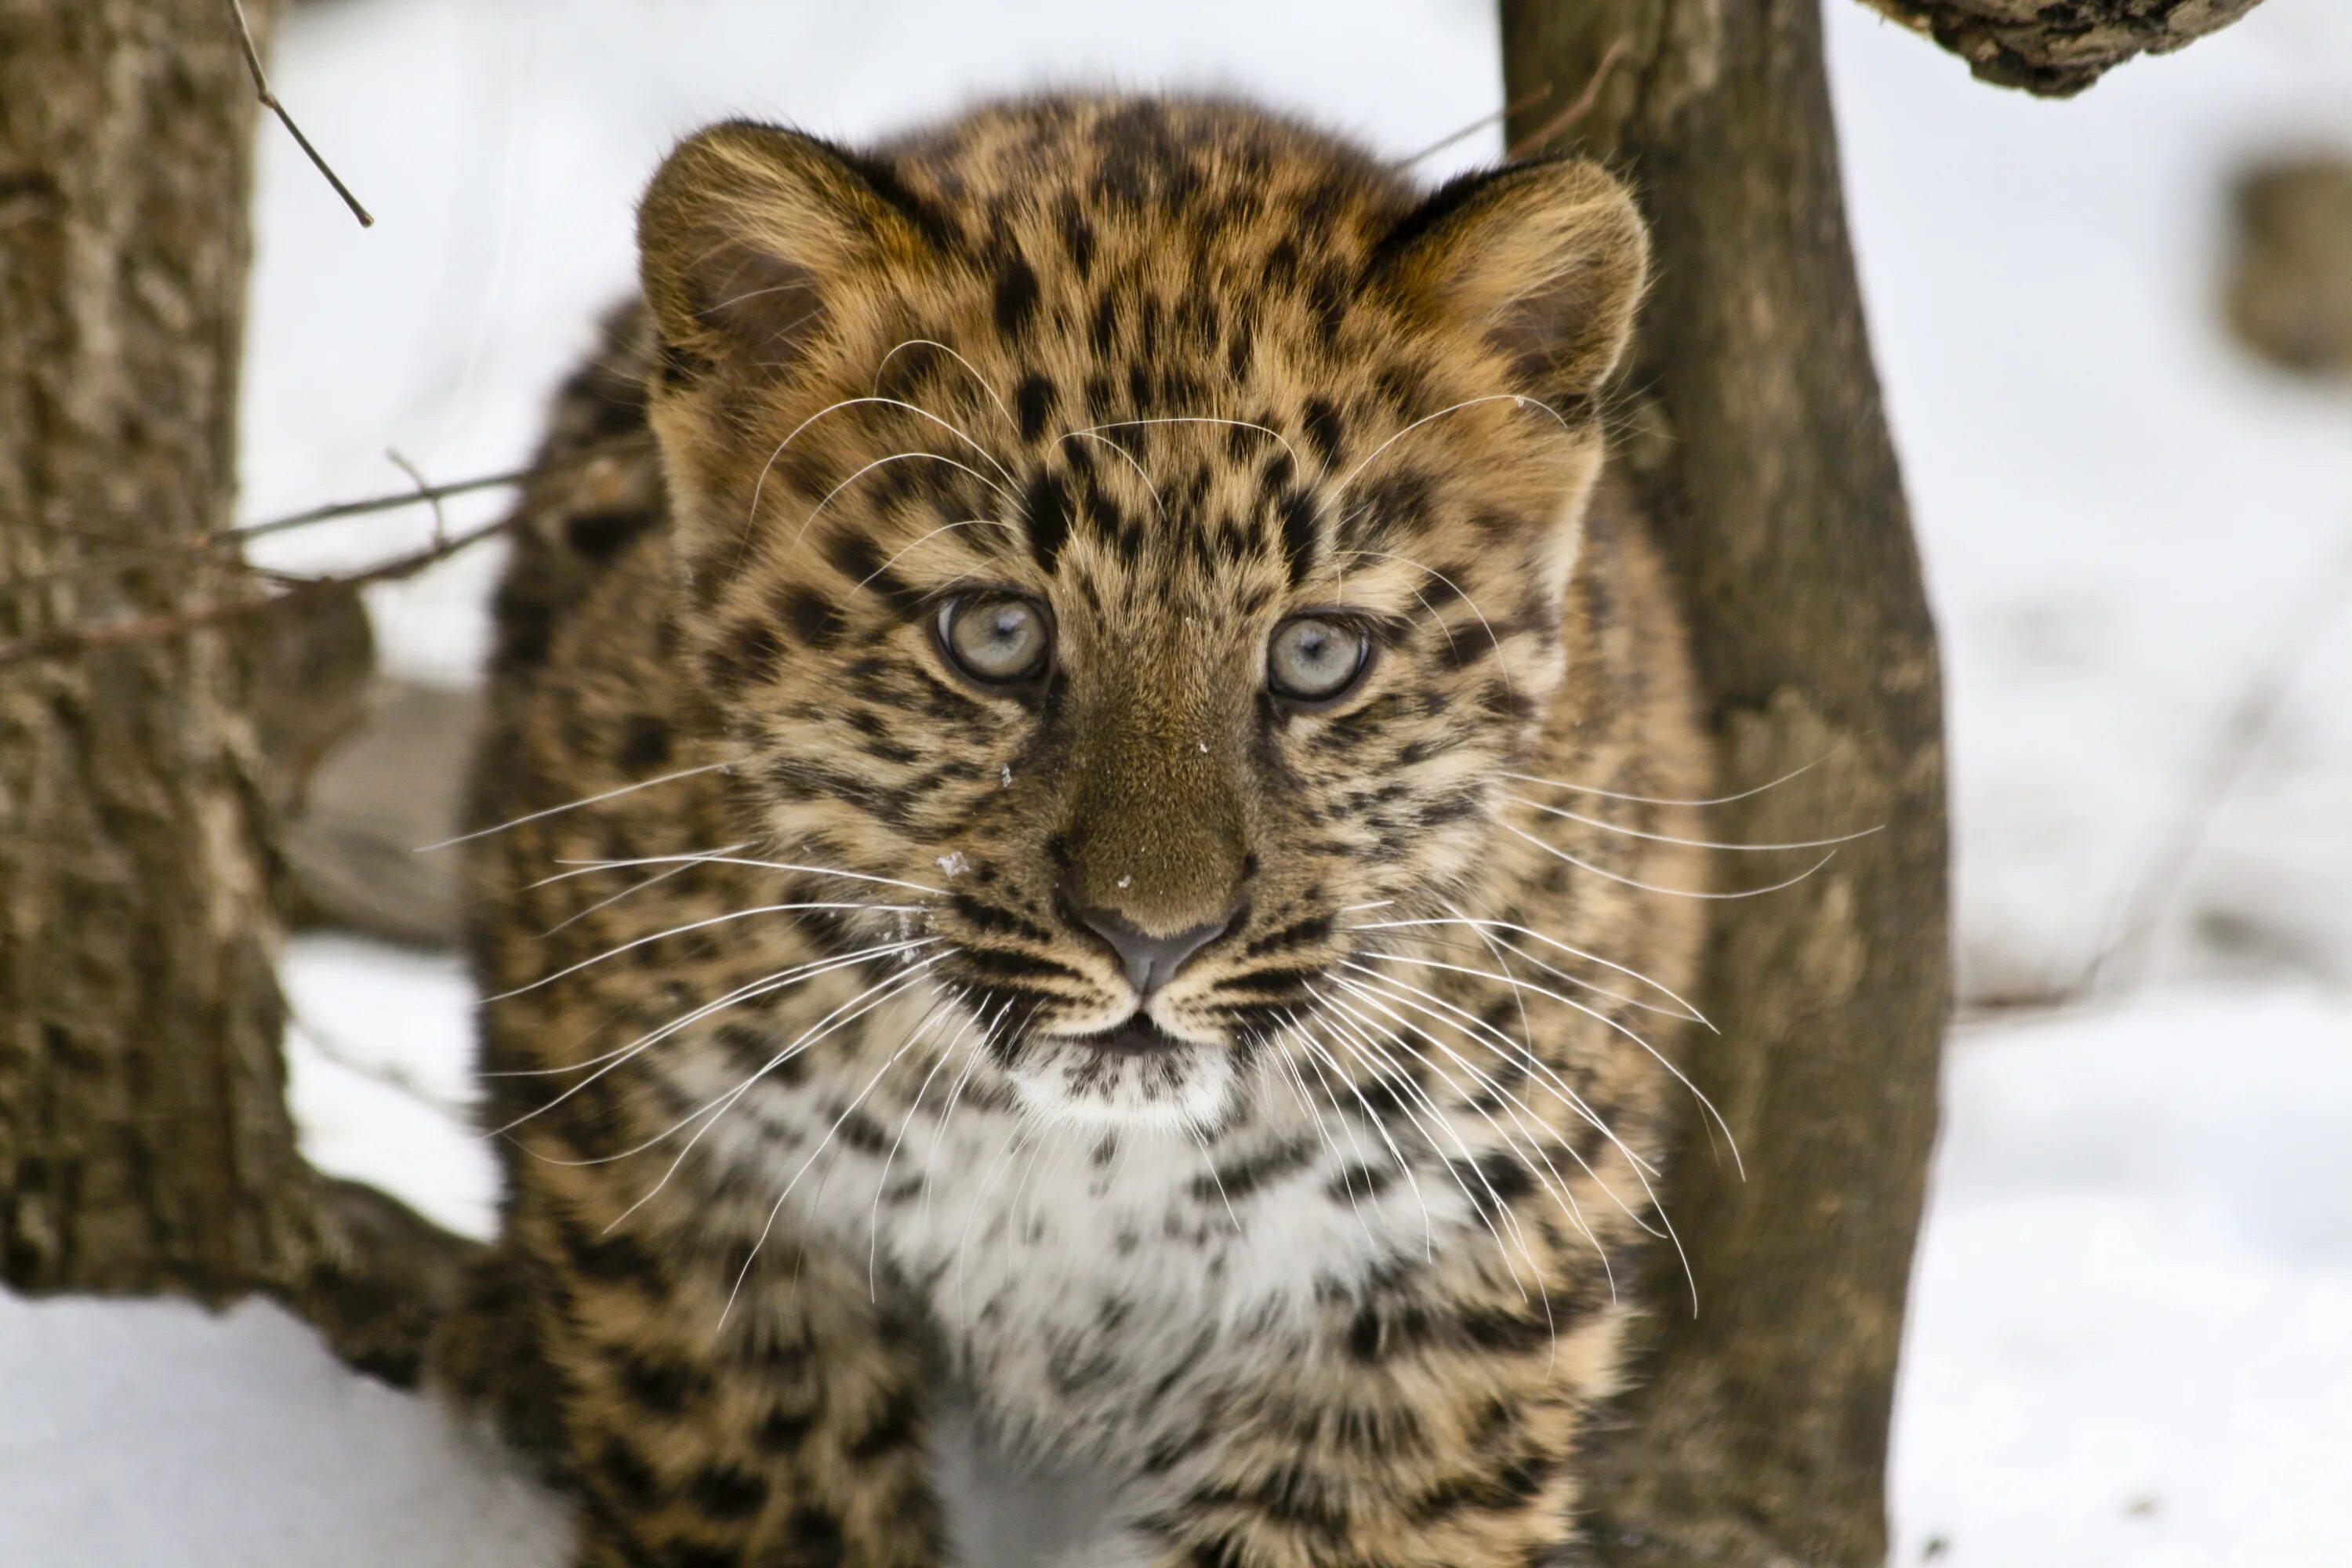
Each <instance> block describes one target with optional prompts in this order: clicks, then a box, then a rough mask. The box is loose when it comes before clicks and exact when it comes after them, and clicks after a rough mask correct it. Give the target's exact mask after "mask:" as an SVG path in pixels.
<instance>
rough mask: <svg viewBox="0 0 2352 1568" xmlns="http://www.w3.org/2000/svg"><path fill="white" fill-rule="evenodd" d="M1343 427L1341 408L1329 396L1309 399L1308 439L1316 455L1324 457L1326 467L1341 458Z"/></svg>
mask: <svg viewBox="0 0 2352 1568" xmlns="http://www.w3.org/2000/svg"><path fill="white" fill-rule="evenodd" d="M1341 435H1342V429H1341V426H1340V423H1339V406H1338V405H1336V404H1334V403H1333V402H1332V401H1331V400H1330V399H1329V398H1328V397H1317V398H1311V399H1309V400H1308V402H1307V443H1308V445H1310V446H1312V447H1314V448H1315V455H1316V456H1317V457H1318V458H1322V459H1323V465H1324V467H1326V468H1328V467H1330V466H1331V465H1332V464H1333V463H1335V462H1338V461H1339V441H1340V437H1341Z"/></svg>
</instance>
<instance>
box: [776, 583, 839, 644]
mask: <svg viewBox="0 0 2352 1568" xmlns="http://www.w3.org/2000/svg"><path fill="white" fill-rule="evenodd" d="M776 614H777V616H779V617H780V618H782V621H783V623H784V625H785V626H788V627H790V628H791V630H792V634H793V637H795V638H797V639H798V640H799V641H800V642H801V643H802V645H803V646H804V647H814V648H826V647H833V645H834V644H835V643H837V642H839V641H840V640H841V637H842V634H843V633H844V632H845V631H847V630H848V629H849V622H848V619H847V617H845V616H843V615H842V613H841V606H840V605H836V604H835V603H834V602H833V601H832V600H831V599H828V598H826V597H825V596H824V595H823V594H820V593H818V592H817V591H816V590H815V589H814V588H812V587H810V586H808V585H807V584H793V586H791V587H789V588H787V589H785V590H784V591H783V592H782V594H779V595H777V596H776Z"/></svg>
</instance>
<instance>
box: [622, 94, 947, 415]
mask: <svg viewBox="0 0 2352 1568" xmlns="http://www.w3.org/2000/svg"><path fill="white" fill-rule="evenodd" d="M889 184H895V182H892V181H891V180H890V179H889V176H888V174H887V171H886V170H883V169H882V168H881V167H880V166H879V165H877V164H873V163H867V162H866V161H864V160H861V159H858V158H856V157H855V156H854V155H852V154H850V153H845V152H843V151H842V150H841V149H839V148H837V147H835V146H833V145H832V144H830V143H828V142H820V141H818V140H817V139H816V138H815V137H813V136H804V135H803V134H801V133H800V132H796V131H787V130H784V129H782V128H781V127H779V126H773V125H761V124H757V123H754V122H752V121H728V122H726V123H724V124H720V125H714V126H711V127H710V128H709V130H706V131H702V132H697V133H696V134H695V135H693V136H690V137H688V139H687V140H686V141H685V142H681V143H679V145H678V147H677V150H676V151H675V152H673V153H670V155H669V156H668V157H667V159H665V160H663V163H662V166H661V168H660V169H659V170H658V171H656V174H654V178H653V184H651V186H649V187H648V188H647V189H646V195H645V199H644V200H643V201H642V202H640V203H639V204H638V206H637V251H638V258H639V275H640V278H641V279H642V281H643V283H644V287H645V294H646V303H647V304H648V305H649V306H650V307H651V308H652V310H653V317H654V324H655V329H656V331H657V332H658V333H659V335H660V338H661V343H662V348H663V351H664V372H665V374H666V376H667V377H670V378H673V379H675V378H679V377H683V378H685V379H688V380H694V379H698V378H700V377H701V376H703V375H705V374H709V373H710V372H711V371H714V370H719V371H725V372H730V373H733V374H736V375H738V376H740V377H742V378H745V379H751V380H765V379H768V378H771V377H775V376H782V375H789V374H793V373H794V372H796V371H798V370H800V369H802V368H803V367H804V366H805V365H806V364H807V363H808V362H809V361H810V360H811V359H812V358H813V357H814V356H817V355H821V354H822V353H824V349H825V348H826V346H827V345H828V344H829V343H830V342H833V341H834V335H833V332H832V331H829V327H831V326H832V325H834V324H835V323H834V322H833V321H832V318H833V317H834V316H835V314H836V313H837V312H839V311H840V310H843V309H844V308H845V306H846V305H847V304H849V303H850V302H851V301H853V300H855V299H856V298H857V297H858V296H860V295H861V294H863V293H866V292H868V291H870V290H872V289H874V287H875V286H876V284H877V282H879V281H880V280H881V279H883V278H885V277H887V276H888V275H889V274H890V273H892V272H896V271H900V270H903V269H906V268H917V267H919V266H921V265H922V263H923V262H924V260H925V259H926V258H927V256H928V254H929V241H928V240H927V239H926V238H925V237H924V235H923V232H922V227H921V225H920V223H919V221H918V216H917V215H916V214H914V213H912V212H910V211H909V210H908V207H907V206H906V205H904V202H903V198H898V197H894V195H890V194H886V190H885V188H884V187H885V186H886V185H889Z"/></svg>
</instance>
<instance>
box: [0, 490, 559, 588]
mask: <svg viewBox="0 0 2352 1568" xmlns="http://www.w3.org/2000/svg"><path fill="white" fill-rule="evenodd" d="M588 460H589V459H588V458H586V457H583V458H573V459H568V460H565V459H559V460H557V461H554V462H551V463H548V464H547V465H545V466H544V467H542V468H514V469H509V471H508V472H506V473H503V474H483V475H480V476H478V477H477V478H474V479H455V480H452V481H451V482H450V483H448V484H446V485H424V486H420V487H419V488H418V489H413V490H401V491H399V492H397V493H395V494H393V495H381V496H369V497H368V498H366V499H365V500H345V501H333V502H331V503H329V504H328V505H325V506H314V507H310V508H308V509H306V510H302V511H298V512H290V513H289V514H288V515H286V516H284V517H276V518H271V519H269V520H268V521H266V522H248V523H246V524H244V525H243V526H242V527H238V528H224V529H220V530H217V531H214V532H211V533H199V534H196V535H194V536H193V537H191V538H188V539H178V540H173V542H170V543H168V544H160V545H151V546H148V547H146V548H143V549H139V550H126V551H124V552H121V554H117V555H101V556H100V557H98V558H97V559H95V560H91V561H78V562H74V563H70V564H68V565H64V566H59V567H56V568H53V569H52V570H50V571H47V572H37V573H27V574H25V575H23V576H20V577H0V592H8V591H19V592H21V591H23V590H25V589H27V588H37V587H41V586H43V585H44V584H50V583H56V582H61V581H63V580H65V579H67V578H69V577H82V576H89V575H92V574H97V573H100V572H112V571H121V570H124V569H126V568H129V567H132V566H140V565H145V564H148V563H152V562H156V561H161V560H163V559H166V558H169V557H173V556H180V555H200V554H203V553H205V552H207V551H213V550H225V549H226V548H228V547H229V546H231V545H234V544H241V543H243V542H245V541H246V540H248V539H260V538H262V537H264V536H266V535H268V534H273V533H284V532H287V531H290V530H293V529H298V528H309V527H310V526H312V525H313V524H315V523H321V522H333V521H338V520H340V519H342V518H347V517H362V516H365V515H367V514H369V513H371V512H379V511H398V510H402V509H403V508H405V507H412V506H432V507H434V508H435V509H436V515H437V512H438V508H439V505H440V503H441V501H443V500H446V499H447V498H448V497H451V496H462V495H470V494H472V493H474V492H475V491H477V490H490V489H504V488H506V487H508V486H510V485H519V484H521V483H523V482H524V481H525V480H527V479H530V477H531V476H532V475H533V474H560V473H562V472H564V471H566V470H567V469H569V468H572V467H575V466H578V465H579V464H581V463H584V462H586V461H588ZM394 461H395V462H400V459H398V458H394ZM401 467H402V468H403V470H404V471H408V472H411V476H412V477H414V474H413V470H409V469H408V466H407V464H406V463H405V462H401ZM437 532H438V530H436V533H437ZM108 537H109V538H110V539H111V538H113V536H111V535H110V536H108ZM248 570H250V568H248Z"/></svg>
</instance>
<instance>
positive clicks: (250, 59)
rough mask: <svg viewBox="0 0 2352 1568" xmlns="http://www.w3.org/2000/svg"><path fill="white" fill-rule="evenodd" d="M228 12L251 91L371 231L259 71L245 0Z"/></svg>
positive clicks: (366, 215)
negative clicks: (233, 21) (249, 76)
mask: <svg viewBox="0 0 2352 1568" xmlns="http://www.w3.org/2000/svg"><path fill="white" fill-rule="evenodd" d="M228 12H229V15H230V16H233V17H235V18H236V36H237V41H238V42H239V43H242V44H243V45H244V46H245V68H246V69H247V70H249V71H251V72H252V73H253V90H254V91H255V92H257V93H258V94H259V95H260V96H261V107H262V108H264V109H267V110H269V112H270V113H272V114H274V115H276V116H278V123H279V124H280V125H283V126H284V127H286V130H287V132H288V133H289V134H290V135H291V136H292V137H293V138H294V143H295V145H296V146H298V147H299V148H301V149H302V151H303V153H305V154H306V155H307V156H308V157H309V158H310V164H311V166H312V167H313V168H315V169H317V170H318V171H319V173H320V174H324V175H325V176H326V177H327V184H331V185H332V186H334V187H335V195H339V196H341V197H342V198H343V205H345V206H347V207H349V208H351V209H352V216H353V217H355V218H357V219H359V220H360V226H361V227H362V228H373V227H374V226H375V215H374V214H373V213H371V212H369V211H368V210H367V208H365V207H363V206H362V205H360V199H359V197H357V196H355V195H352V188H351V187H350V186H349V185H347V184H343V180H342V176H341V175H340V174H336V173H335V171H334V170H333V169H331V168H330V167H329V166H328V164H327V160H326V159H325V158H323V157H321V156H320V154H319V150H318V149H317V148H316V147H313V146H311V145H310V138H309V137H308V136H305V135H303V134H302V128H301V127H300V126H299V125H297V124H295V123H294V117H293V116H292V115H290V114H289V113H287V112H286V106H285V105H284V104H282V103H280V102H278V95H277V94H276V93H274V92H272V91H270V90H269V77H268V73H267V72H265V71H264V70H263V69H262V68H261V50H260V48H259V47H257V46H256V45H255V43H254V41H253V27H252V26H251V25H250V24H249V23H247V21H246V19H245V0H228Z"/></svg>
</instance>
